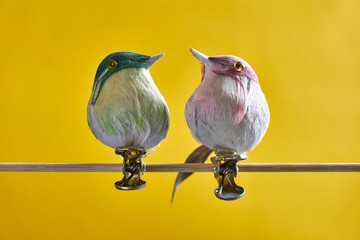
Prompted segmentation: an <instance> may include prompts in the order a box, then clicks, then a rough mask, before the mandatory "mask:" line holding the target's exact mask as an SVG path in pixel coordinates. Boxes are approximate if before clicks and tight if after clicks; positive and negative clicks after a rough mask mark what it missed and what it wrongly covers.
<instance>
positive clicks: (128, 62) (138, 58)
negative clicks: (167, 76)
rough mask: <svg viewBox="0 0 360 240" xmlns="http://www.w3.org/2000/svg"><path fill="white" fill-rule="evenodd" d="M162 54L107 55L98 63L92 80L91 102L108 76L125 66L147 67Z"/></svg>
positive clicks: (116, 53) (117, 53)
mask: <svg viewBox="0 0 360 240" xmlns="http://www.w3.org/2000/svg"><path fill="white" fill-rule="evenodd" d="M163 56H164V53H162V54H159V55H154V56H147V55H142V54H138V53H132V52H115V53H112V54H110V55H108V56H107V57H106V58H104V60H102V62H101V63H100V65H99V67H98V69H97V72H96V75H95V81H94V87H93V90H92V97H91V103H92V104H94V103H95V102H96V99H97V97H98V96H99V93H100V90H101V88H102V86H103V85H104V82H105V81H106V79H108V78H109V77H110V76H112V75H113V74H115V73H116V72H119V71H121V70H123V69H127V68H144V69H149V68H150V67H151V66H152V65H154V63H155V62H157V61H158V60H159V59H160V58H162V57H163Z"/></svg>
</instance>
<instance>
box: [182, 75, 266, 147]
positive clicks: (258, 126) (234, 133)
mask: <svg viewBox="0 0 360 240" xmlns="http://www.w3.org/2000/svg"><path fill="white" fill-rule="evenodd" d="M204 81H206V80H205V79H204V80H203V82H202V83H201V84H200V85H199V87H198V88H197V89H196V90H195V92H194V93H193V95H192V96H191V97H190V99H189V101H188V103H187V105H186V111H185V116H186V120H187V123H188V126H189V128H190V130H191V132H192V135H193V136H194V138H195V139H196V140H197V141H198V142H200V143H201V144H203V145H205V146H207V147H209V148H211V149H214V148H215V147H220V148H221V147H222V148H228V149H232V150H234V151H236V152H238V153H244V152H247V151H249V150H251V149H253V148H254V147H255V146H256V145H257V144H258V143H259V142H260V140H261V139H262V137H263V136H264V134H265V132H266V130H267V128H268V125H269V121H270V113H269V108H268V105H267V103H266V99H265V96H264V94H263V93H262V91H261V89H260V86H259V84H258V83H256V82H253V81H251V82H249V81H248V80H247V79H246V80H245V81H243V85H244V89H245V91H246V103H247V104H246V112H245V115H244V117H243V119H242V121H241V122H240V123H239V124H234V118H235V110H236V107H237V104H238V100H239V97H241V96H244V95H243V90H242V88H241V87H240V84H239V83H238V82H236V81H235V80H234V79H232V78H229V77H221V79H220V77H219V78H217V79H216V80H215V81H214V80H213V81H211V80H210V81H208V82H204ZM236 96H238V97H236Z"/></svg>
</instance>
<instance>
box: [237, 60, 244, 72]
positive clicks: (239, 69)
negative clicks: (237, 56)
mask: <svg viewBox="0 0 360 240" xmlns="http://www.w3.org/2000/svg"><path fill="white" fill-rule="evenodd" d="M244 68H245V67H244V65H243V64H242V63H241V62H236V63H234V69H235V70H236V71H238V72H241V71H242V70H244Z"/></svg>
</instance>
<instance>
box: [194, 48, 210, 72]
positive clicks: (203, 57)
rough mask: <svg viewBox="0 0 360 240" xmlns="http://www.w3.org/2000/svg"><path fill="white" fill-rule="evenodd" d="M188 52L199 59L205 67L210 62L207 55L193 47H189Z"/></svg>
mask: <svg viewBox="0 0 360 240" xmlns="http://www.w3.org/2000/svg"><path fill="white" fill-rule="evenodd" d="M190 52H191V53H192V55H194V57H196V58H197V60H199V61H200V62H201V63H202V64H204V65H205V67H207V66H209V65H210V64H211V61H210V60H209V57H208V56H206V55H205V54H202V53H201V52H198V51H196V50H195V49H193V48H190Z"/></svg>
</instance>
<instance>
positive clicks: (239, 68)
mask: <svg viewBox="0 0 360 240" xmlns="http://www.w3.org/2000/svg"><path fill="white" fill-rule="evenodd" d="M190 51H191V53H192V54H193V55H194V57H196V58H197V59H198V60H199V61H200V62H201V64H202V79H204V77H205V76H206V74H208V73H209V72H211V73H215V74H218V75H224V76H229V77H232V78H234V79H236V80H237V81H240V77H247V78H249V79H251V80H253V81H255V82H258V77H257V76H256V73H255V71H254V69H252V68H251V66H250V65H249V64H248V63H247V62H245V60H243V59H241V58H239V57H236V56H232V55H223V56H213V57H208V56H206V55H204V54H202V53H201V52H199V51H196V50H195V49H193V48H190Z"/></svg>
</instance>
